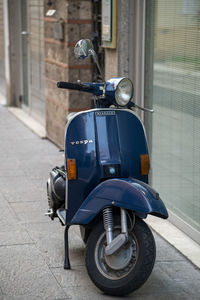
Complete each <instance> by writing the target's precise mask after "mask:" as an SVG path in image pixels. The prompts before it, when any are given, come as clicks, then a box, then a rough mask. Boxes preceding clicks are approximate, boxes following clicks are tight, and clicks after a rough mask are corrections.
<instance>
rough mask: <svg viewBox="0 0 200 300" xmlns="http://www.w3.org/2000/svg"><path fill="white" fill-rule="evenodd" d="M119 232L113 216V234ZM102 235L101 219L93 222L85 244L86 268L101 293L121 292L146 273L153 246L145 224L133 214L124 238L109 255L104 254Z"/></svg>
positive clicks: (130, 288)
mask: <svg viewBox="0 0 200 300" xmlns="http://www.w3.org/2000/svg"><path fill="white" fill-rule="evenodd" d="M119 233H120V218H117V220H115V227H114V236H116V235H117V234H119ZM105 246H106V235H105V230H104V227H103V224H102V223H98V224H96V226H95V228H94V229H93V230H92V232H91V234H90V236H89V238H88V241H87V245H86V268H87V271H88V274H89V276H90V278H91V280H92V281H93V282H94V284H95V285H96V286H97V287H98V288H99V289H100V290H102V291H103V292H104V293H105V294H108V295H113V296H124V295H126V294H129V293H131V292H133V291H134V290H136V289H138V288H139V287H140V286H141V285H142V284H144V282H145V281H146V280H147V279H148V277H149V276H150V274H151V272H152V269H153V266H154V262H155V254H156V247H155V241H154V237H153V235H152V232H151V230H150V229H149V227H148V226H147V225H146V223H144V222H143V221H142V220H141V219H139V218H136V221H135V225H134V228H133V230H132V232H129V238H128V242H127V243H126V244H125V245H124V246H123V247H122V248H121V249H119V250H118V251H117V252H116V253H114V254H113V255H111V256H107V257H106V255H105Z"/></svg>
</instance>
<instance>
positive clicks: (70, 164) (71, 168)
mask: <svg viewBox="0 0 200 300" xmlns="http://www.w3.org/2000/svg"><path fill="white" fill-rule="evenodd" d="M67 178H68V180H75V179H76V178H77V172H76V160H75V159H74V158H69V159H67Z"/></svg>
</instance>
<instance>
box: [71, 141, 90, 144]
mask: <svg viewBox="0 0 200 300" xmlns="http://www.w3.org/2000/svg"><path fill="white" fill-rule="evenodd" d="M91 143H93V140H82V141H75V142H71V144H72V145H86V144H91Z"/></svg>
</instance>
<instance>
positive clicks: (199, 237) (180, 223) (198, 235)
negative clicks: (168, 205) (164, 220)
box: [168, 210, 200, 256]
mask: <svg viewBox="0 0 200 300" xmlns="http://www.w3.org/2000/svg"><path fill="white" fill-rule="evenodd" d="M168 211H169V221H170V222H171V223H172V224H174V225H175V226H176V227H177V228H179V229H180V230H182V231H183V232H185V233H186V234H187V235H189V236H190V237H191V238H192V239H193V240H194V241H195V242H196V243H198V244H199V245H200V232H199V231H197V230H196V229H194V228H193V227H192V226H190V225H189V224H188V223H186V222H185V221H184V220H183V219H181V218H180V217H178V216H177V215H176V214H175V213H173V212H172V211H170V210H168ZM199 256H200V252H199Z"/></svg>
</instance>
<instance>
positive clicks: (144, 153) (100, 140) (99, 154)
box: [47, 40, 168, 296]
mask: <svg viewBox="0 0 200 300" xmlns="http://www.w3.org/2000/svg"><path fill="white" fill-rule="evenodd" d="M75 55H76V56H77V57H78V58H81V59H84V58H87V57H88V56H90V55H91V56H92V57H93V59H94V61H95V62H96V63H97V66H98V68H99V69H100V67H99V64H98V61H97V56H96V54H95V52H94V50H93V45H92V43H91V41H90V40H80V41H79V42H78V43H77V44H76V46H75ZM57 86H58V88H64V89H75V90H79V91H83V92H88V93H92V94H93V95H94V103H95V107H96V108H95V109H91V110H88V111H83V112H79V113H75V114H73V115H71V116H69V119H68V123H67V125H66V133H65V150H64V151H65V165H64V166H62V167H60V168H59V167H55V168H54V169H53V170H52V171H51V173H50V178H49V179H48V182H47V194H48V203H49V210H48V212H47V214H48V215H49V216H50V217H51V218H52V219H54V217H58V218H59V219H60V221H61V223H62V224H63V225H64V226H65V263H64V268H65V269H69V268H70V262H69V254H68V229H69V227H70V226H71V225H74V224H79V225H80V228H81V236H82V238H83V241H84V242H85V243H86V267H87V271H88V274H89V276H90V278H91V280H92V281H93V282H94V284H95V285H96V286H97V287H98V288H99V289H101V290H102V291H103V292H105V293H106V294H110V295H116V296H123V295H125V294H128V293H130V292H132V291H134V290H136V289H138V288H139V287H140V286H141V285H142V284H143V283H144V282H145V281H146V280H147V278H148V277H149V275H150V274H151V272H152V269H153V266H154V262H155V255H156V247H155V242H154V238H153V235H152V232H151V230H150V229H149V228H148V226H147V225H146V223H145V222H144V221H143V219H145V218H146V217H147V215H148V214H151V215H154V216H156V217H160V218H163V219H166V218H167V217H168V213H167V210H166V208H165V205H164V204H163V202H162V200H161V199H160V197H159V194H158V193H157V192H156V191H155V190H153V189H152V188H151V187H150V186H149V185H148V173H149V155H148V147H147V140H146V135H145V129H144V127H143V125H142V123H141V121H140V119H139V118H138V117H137V116H136V114H135V113H134V112H133V111H132V110H131V109H132V108H134V107H136V104H134V103H133V102H132V101H131V99H132V97H133V84H132V82H131V80H129V79H128V78H112V79H110V80H108V81H106V82H104V83H69V82H58V83H57ZM137 107H138V106H137ZM138 108H139V107H138ZM141 109H142V108H141ZM143 110H147V109H144V108H143Z"/></svg>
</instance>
